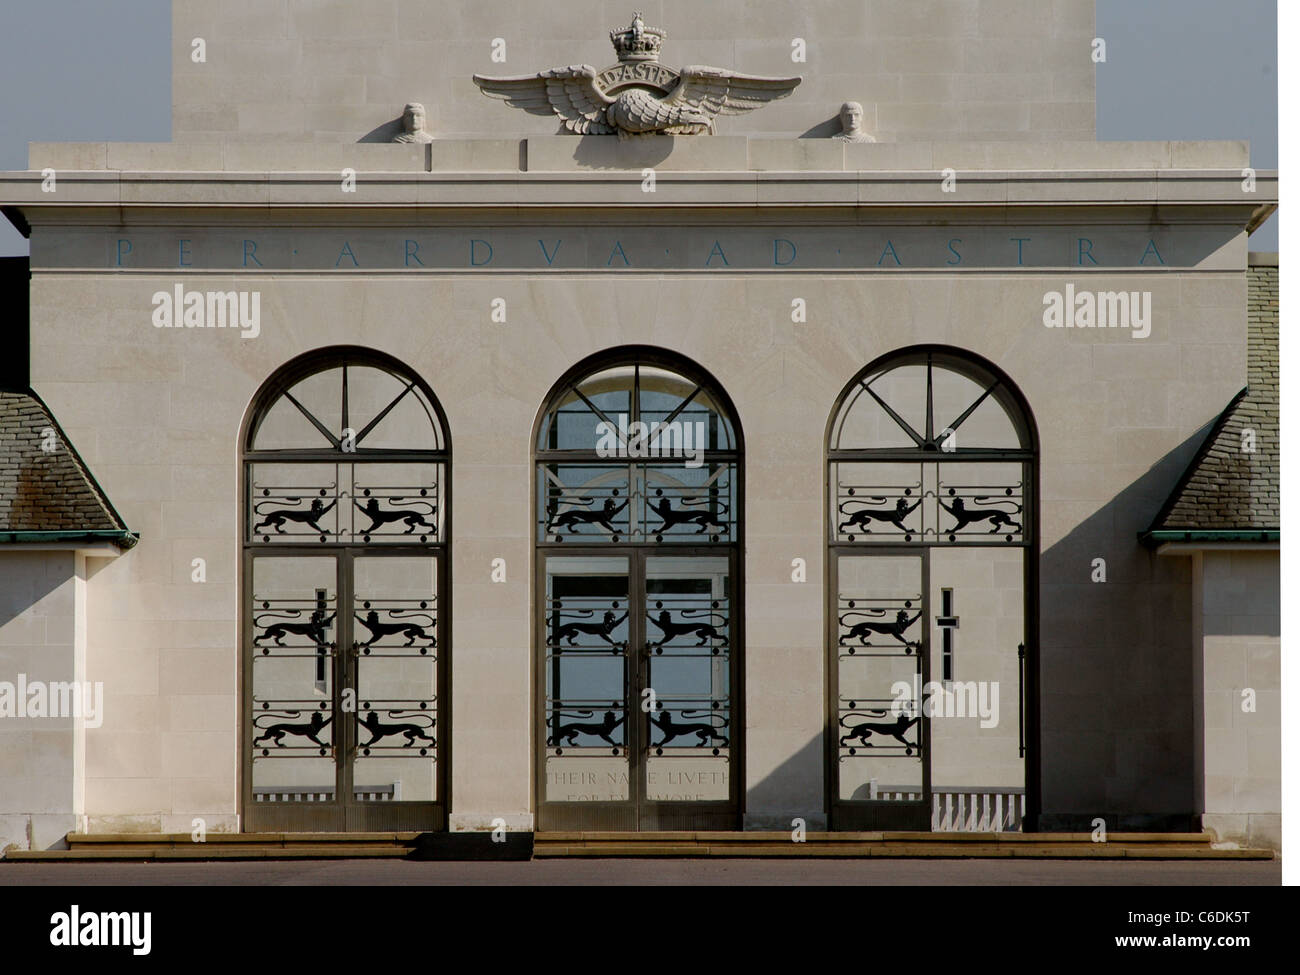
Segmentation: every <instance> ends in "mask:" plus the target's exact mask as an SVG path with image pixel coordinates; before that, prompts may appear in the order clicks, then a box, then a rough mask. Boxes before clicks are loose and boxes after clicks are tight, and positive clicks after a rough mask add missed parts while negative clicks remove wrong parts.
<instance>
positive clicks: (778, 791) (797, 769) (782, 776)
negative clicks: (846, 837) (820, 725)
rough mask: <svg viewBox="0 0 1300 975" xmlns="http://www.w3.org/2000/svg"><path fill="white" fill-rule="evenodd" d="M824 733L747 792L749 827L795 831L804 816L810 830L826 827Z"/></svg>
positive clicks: (747, 823)
mask: <svg viewBox="0 0 1300 975" xmlns="http://www.w3.org/2000/svg"><path fill="white" fill-rule="evenodd" d="M822 756H823V751H822V736H821V735H818V736H817V737H815V738H813V739H812V740H811V741H809V742H808V743H807V744H805V745H804V746H803V747H802V748H800V749H799V750H798V751H797V752H795V753H794V754H793V755H791V756H790V757H789V758H787V759H786V760H785V761H784V762H782V763H781V764H780V765H778V766H777V767H776V768H775V769H773V770H772V772H771V774H769V775H768V776H767V777H766V778H764V779H763V780H762V781H760V782H759V783H758V784H756V785H755V786H754V787H753V788H751V789H750V790H749V791H748V792H747V793H746V794H745V828H746V829H773V830H791V829H794V826H793V825H792V824H791V820H793V819H795V818H796V817H798V818H800V819H803V820H804V821H805V822H806V824H807V828H808V829H810V830H824V829H825V828H826V803H825V802H824V800H823V797H822V793H823V791H824V786H823V779H824V776H825V772H824V769H823V766H822V762H823V758H822Z"/></svg>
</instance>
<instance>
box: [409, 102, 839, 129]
mask: <svg viewBox="0 0 1300 975" xmlns="http://www.w3.org/2000/svg"><path fill="white" fill-rule="evenodd" d="M859 111H861V109H859ZM402 128H403V129H405V130H406V131H407V132H423V131H424V106H423V105H421V104H420V103H419V102H411V103H410V104H408V105H407V106H406V108H405V109H404V110H403V111H402Z"/></svg>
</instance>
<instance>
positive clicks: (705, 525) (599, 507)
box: [537, 361, 739, 544]
mask: <svg viewBox="0 0 1300 975" xmlns="http://www.w3.org/2000/svg"><path fill="white" fill-rule="evenodd" d="M738 455H739V445H738V443H737V436H736V431H735V427H734V425H733V423H732V421H731V419H730V417H729V411H728V410H727V409H726V407H724V405H723V404H722V403H720V402H719V398H718V396H717V395H716V394H715V393H713V392H711V391H710V390H709V389H708V388H707V387H706V386H705V385H704V384H703V383H701V382H699V381H696V380H694V379H692V378H689V377H687V376H685V375H682V374H681V373H679V372H676V371H674V370H672V369H668V368H664V367H662V366H659V365H657V364H654V363H651V362H645V361H639V362H631V363H628V364H620V365H615V366H611V367H608V368H604V369H601V370H599V371H596V372H592V373H587V374H584V375H580V376H579V377H578V378H577V379H575V380H573V381H572V382H568V383H565V384H563V385H562V387H561V390H560V392H559V393H557V394H556V396H555V397H553V399H552V401H551V405H550V406H549V407H548V409H547V411H546V414H545V415H544V417H543V419H542V422H541V424H540V427H539V432H538V440H537V459H538V482H537V483H538V498H537V512H538V526H537V533H538V541H540V542H548V543H558V542H564V541H575V542H578V543H580V544H592V543H599V542H611V543H618V542H637V543H642V542H645V543H657V542H663V543H674V542H693V543H700V542H731V541H734V540H735V525H736V504H737V485H736V477H735V475H736V460H737V458H738Z"/></svg>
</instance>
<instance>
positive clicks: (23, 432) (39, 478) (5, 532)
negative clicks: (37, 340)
mask: <svg viewBox="0 0 1300 975" xmlns="http://www.w3.org/2000/svg"><path fill="white" fill-rule="evenodd" d="M51 434H52V436H51ZM51 443H53V444H57V445H58V446H57V449H55V450H46V449H42V447H43V445H48V444H51ZM19 532H22V533H27V532H57V533H59V534H60V537H64V536H66V537H67V538H68V539H71V538H73V537H75V536H77V535H87V536H91V533H94V534H95V535H96V536H101V537H108V538H110V539H111V540H112V541H114V542H116V543H117V544H118V545H119V546H120V547H122V548H130V547H131V546H132V545H134V544H135V542H136V537H135V536H134V535H131V534H130V533H129V531H128V529H127V527H126V523H125V522H124V521H123V520H122V518H121V516H120V515H119V514H118V513H117V511H116V510H115V509H114V508H113V504H112V502H111V501H109V499H108V497H107V495H105V494H104V491H103V489H102V488H100V486H99V484H98V483H96V481H95V478H94V476H93V475H92V474H91V473H90V471H89V469H88V468H87V467H86V465H85V463H84V462H83V461H82V459H81V456H80V455H79V454H78V453H77V451H76V448H74V447H73V446H72V444H71V443H70V442H69V441H68V439H67V437H65V436H64V434H63V430H62V428H60V427H59V424H58V421H57V420H55V419H54V416H53V414H51V413H50V411H49V409H48V408H47V407H46V405H45V404H44V403H43V402H41V399H40V397H39V396H37V395H36V394H35V393H32V392H30V391H29V392H25V393H18V392H0V541H9V542H12V541H32V540H36V539H30V538H26V537H24V538H14V537H12V533H19ZM7 536H8V537H7Z"/></svg>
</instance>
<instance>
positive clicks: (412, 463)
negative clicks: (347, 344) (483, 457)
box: [244, 352, 447, 544]
mask: <svg viewBox="0 0 1300 975" xmlns="http://www.w3.org/2000/svg"><path fill="white" fill-rule="evenodd" d="M443 430H444V425H443V423H442V420H441V417H440V415H439V412H438V409H437V407H436V406H435V405H434V400H433V397H432V394H431V393H430V391H429V390H428V389H426V388H425V387H424V386H423V384H422V383H421V382H420V380H418V379H416V378H414V377H412V376H409V375H407V374H406V372H405V370H403V369H402V368H401V367H400V366H398V365H397V364H395V363H388V362H386V361H385V360H384V359H382V358H379V357H375V356H373V355H368V356H359V355H349V354H347V353H344V352H339V353H336V354H333V355H327V356H324V357H320V358H315V359H312V360H309V361H308V362H306V363H304V364H303V366H302V367H301V368H300V369H299V370H295V371H291V372H290V373H289V374H288V375H287V376H286V377H285V380H284V382H283V383H282V384H280V386H279V387H278V389H277V390H275V391H273V392H272V393H270V394H268V395H267V396H265V397H264V402H263V403H261V404H258V406H257V409H256V412H255V415H254V420H253V422H252V424H251V425H250V427H249V431H248V436H247V440H246V449H245V452H244V459H245V461H246V469H247V478H248V482H247V490H248V496H247V497H248V501H247V515H248V520H247V541H249V542H253V543H268V544H274V543H289V542H296V543H304V542H313V541H314V542H318V543H326V544H329V543H349V542H362V543H370V542H403V543H407V544H409V543H413V542H420V543H426V544H434V543H437V542H438V540H439V538H440V536H441V534H442V524H443V519H444V513H443V511H442V495H443V493H444V491H443V487H444V484H445V467H446V455H447V451H446V439H445V435H444V433H443Z"/></svg>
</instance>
